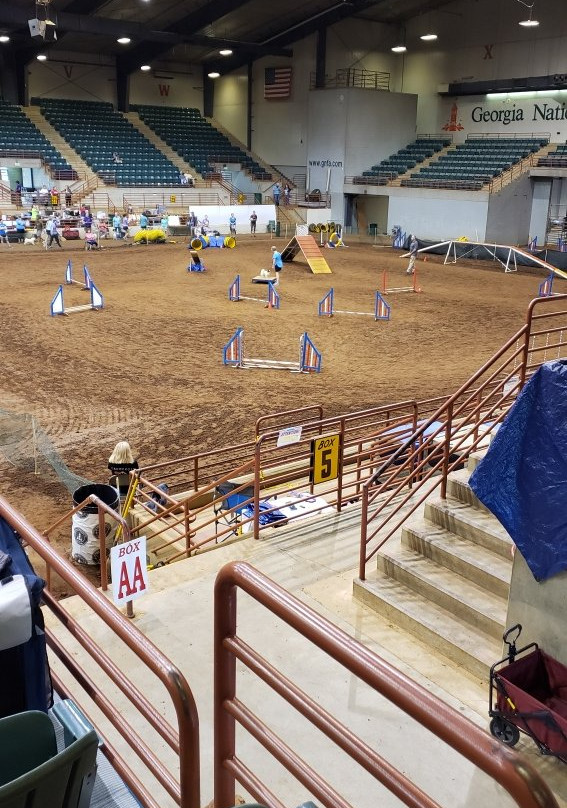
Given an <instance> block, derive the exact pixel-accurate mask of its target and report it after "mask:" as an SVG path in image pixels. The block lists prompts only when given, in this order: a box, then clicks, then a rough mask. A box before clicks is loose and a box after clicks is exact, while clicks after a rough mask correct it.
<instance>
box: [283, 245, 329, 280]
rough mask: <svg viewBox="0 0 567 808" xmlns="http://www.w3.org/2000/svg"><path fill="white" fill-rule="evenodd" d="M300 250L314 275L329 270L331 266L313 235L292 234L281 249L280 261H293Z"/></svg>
mask: <svg viewBox="0 0 567 808" xmlns="http://www.w3.org/2000/svg"><path fill="white" fill-rule="evenodd" d="M300 252H301V253H302V254H303V257H304V258H305V260H306V261H307V263H308V265H309V269H310V270H311V272H314V273H315V274H316V275H321V274H324V273H330V272H331V267H330V266H329V265H328V263H327V262H326V260H325V259H324V258H323V253H322V252H321V250H320V248H319V245H318V244H317V242H316V241H315V239H314V238H313V236H294V237H293V238H292V240H291V241H290V242H289V244H287V245H286V246H285V247H284V249H283V250H282V261H284V262H288V261H293V259H294V258H295V256H296V255H297V254H298V253H300Z"/></svg>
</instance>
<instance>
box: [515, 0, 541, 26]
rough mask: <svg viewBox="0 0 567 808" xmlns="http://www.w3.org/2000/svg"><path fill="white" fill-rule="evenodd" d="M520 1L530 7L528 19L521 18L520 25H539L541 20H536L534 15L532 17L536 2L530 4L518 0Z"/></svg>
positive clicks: (519, 1) (519, 0)
mask: <svg viewBox="0 0 567 808" xmlns="http://www.w3.org/2000/svg"><path fill="white" fill-rule="evenodd" d="M518 3H521V4H522V5H523V6H525V7H526V8H529V10H530V14H529V17H528V19H527V20H520V22H519V23H518V25H521V26H522V28H537V26H538V25H539V20H534V19H533V17H532V14H533V10H534V6H535V2H533V3H531V4H530V3H524V0H518Z"/></svg>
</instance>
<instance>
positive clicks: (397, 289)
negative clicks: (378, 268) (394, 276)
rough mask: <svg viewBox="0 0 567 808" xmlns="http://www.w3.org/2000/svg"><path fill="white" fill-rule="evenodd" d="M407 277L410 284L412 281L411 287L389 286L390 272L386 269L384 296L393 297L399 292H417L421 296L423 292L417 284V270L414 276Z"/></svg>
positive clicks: (383, 277) (383, 280) (384, 273)
mask: <svg viewBox="0 0 567 808" xmlns="http://www.w3.org/2000/svg"><path fill="white" fill-rule="evenodd" d="M406 277H407V282H408V283H410V279H411V286H388V271H387V270H386V269H385V270H384V271H383V272H382V290H381V292H382V294H383V295H392V294H395V293H397V292H417V293H418V294H419V293H420V292H422V291H423V289H422V288H421V286H420V285H419V284H418V282H417V268H416V269H415V270H414V273H413V275H406Z"/></svg>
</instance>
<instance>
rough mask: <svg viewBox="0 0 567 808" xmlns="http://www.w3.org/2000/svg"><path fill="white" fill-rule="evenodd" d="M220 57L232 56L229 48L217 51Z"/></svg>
mask: <svg viewBox="0 0 567 808" xmlns="http://www.w3.org/2000/svg"><path fill="white" fill-rule="evenodd" d="M219 53H220V55H221V56H232V51H231V49H230V48H223V49H222V50H220V51H219Z"/></svg>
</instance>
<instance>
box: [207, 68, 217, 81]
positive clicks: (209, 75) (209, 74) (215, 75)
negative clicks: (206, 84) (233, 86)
mask: <svg viewBox="0 0 567 808" xmlns="http://www.w3.org/2000/svg"><path fill="white" fill-rule="evenodd" d="M207 76H208V77H209V78H210V79H218V77H219V76H220V73H217V72H216V70H213V71H212V73H207Z"/></svg>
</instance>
